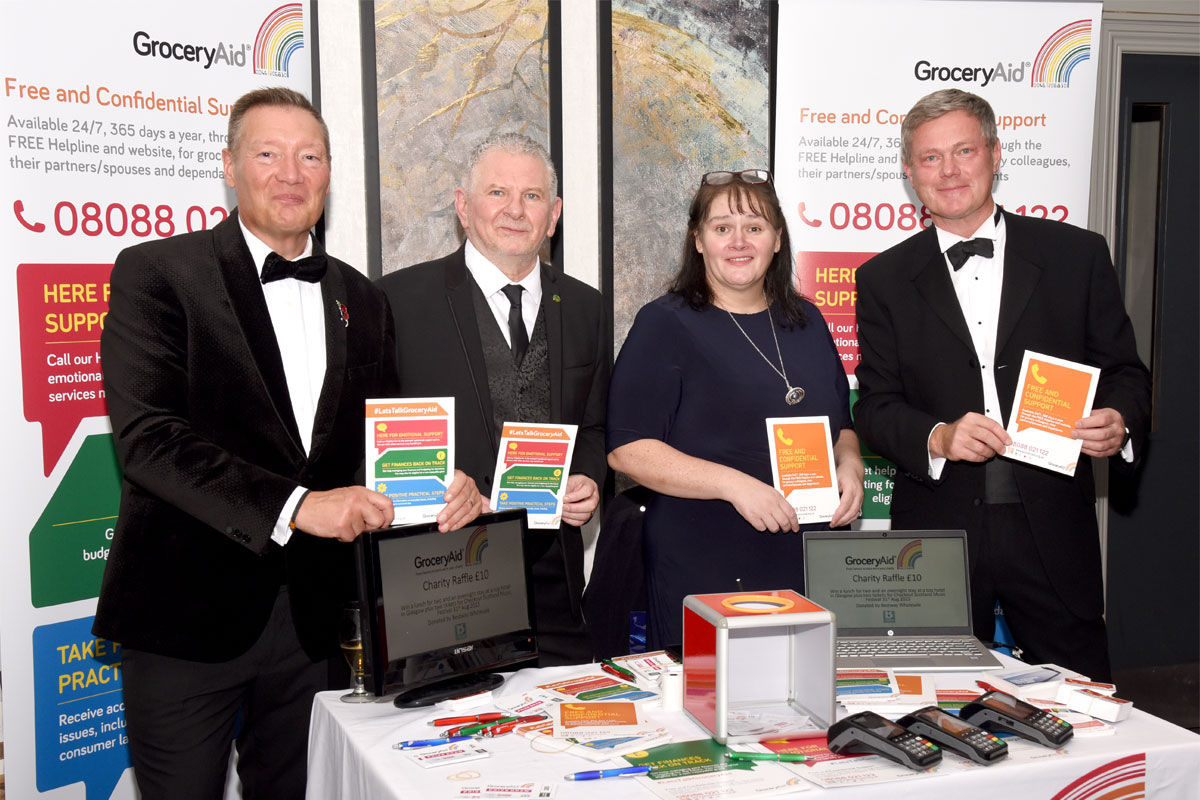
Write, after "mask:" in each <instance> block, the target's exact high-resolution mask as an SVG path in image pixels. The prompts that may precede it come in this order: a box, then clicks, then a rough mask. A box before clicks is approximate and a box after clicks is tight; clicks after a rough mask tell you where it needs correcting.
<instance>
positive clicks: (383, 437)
mask: <svg viewBox="0 0 1200 800" xmlns="http://www.w3.org/2000/svg"><path fill="white" fill-rule="evenodd" d="M448 427H449V426H448V425H447V422H446V420H445V419H413V420H408V419H381V420H376V421H375V449H376V450H377V451H378V452H379V453H382V452H384V451H386V450H389V449H391V448H394V447H420V446H422V445H424V446H426V447H445V446H446V443H447V442H448V441H449V436H448V434H447V428H448Z"/></svg>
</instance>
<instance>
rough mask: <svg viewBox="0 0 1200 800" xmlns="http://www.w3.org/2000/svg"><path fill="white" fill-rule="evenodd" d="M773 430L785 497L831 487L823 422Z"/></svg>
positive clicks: (780, 481)
mask: <svg viewBox="0 0 1200 800" xmlns="http://www.w3.org/2000/svg"><path fill="white" fill-rule="evenodd" d="M773 427H774V436H775V461H776V464H777V465H778V467H779V488H780V489H781V490H782V491H783V494H784V496H787V494H788V493H789V492H791V491H792V490H793V489H826V488H829V487H831V486H832V485H833V483H832V480H831V478H830V469H829V451H828V448H827V446H826V443H825V426H824V425H823V424H821V423H820V422H798V423H789V424H783V425H775V426H773Z"/></svg>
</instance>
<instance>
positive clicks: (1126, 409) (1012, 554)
mask: <svg viewBox="0 0 1200 800" xmlns="http://www.w3.org/2000/svg"><path fill="white" fill-rule="evenodd" d="M901 147H902V151H903V152H902V155H903V161H904V171H905V174H906V175H907V176H908V178H909V180H910V181H911V182H912V186H913V190H914V191H915V192H916V194H917V197H918V198H919V199H920V201H921V202H922V203H923V204H924V205H925V207H926V208H928V209H929V213H930V217H931V218H932V221H933V226H932V227H930V228H928V229H926V230H924V231H922V232H920V233H918V234H916V235H914V236H912V237H911V238H909V239H907V240H906V241H904V242H901V243H900V244H898V245H896V246H895V247H892V248H891V249H889V250H887V251H885V252H883V253H880V254H879V255H877V256H875V257H874V258H872V259H871V260H870V261H868V262H867V263H866V264H864V265H863V266H862V267H861V268H860V269H859V270H858V274H857V279H858V329H859V344H860V346H861V350H862V361H861V363H860V364H859V366H858V369H857V372H856V375H857V377H858V383H859V392H860V397H859V401H858V404H857V405H856V406H855V427H856V428H857V429H858V431H859V434H860V435H861V436H862V437H863V440H864V441H865V442H866V443H867V444H868V445H869V446H870V447H871V448H872V449H873V450H874V451H875V452H877V453H879V454H880V455H883V456H885V457H887V458H889V459H891V460H892V461H894V462H895V463H896V464H897V466H898V467H899V468H900V473H898V474H897V476H896V485H895V491H894V493H893V495H892V502H891V513H892V525H893V527H895V528H897V529H907V530H921V529H939V528H942V529H965V530H966V531H967V534H968V542H969V550H970V557H971V594H972V598H971V606H972V608H971V612H972V619H973V622H974V629H975V633H976V635H978V636H979V637H980V638H982V639H984V640H985V641H987V640H990V639H991V638H992V632H993V629H994V626H995V620H994V614H993V608H994V606H995V604H996V602H997V600H998V601H999V602H1000V604H1001V605H1002V607H1003V609H1004V613H1005V619H1006V621H1007V622H1008V624H1009V627H1010V629H1011V630H1012V633H1013V638H1014V640H1015V644H1016V645H1017V647H1019V648H1022V649H1023V650H1024V652H1025V657H1026V659H1027V660H1030V661H1032V662H1033V663H1040V662H1054V663H1057V664H1060V665H1062V666H1065V667H1069V668H1072V669H1075V670H1078V671H1080V672H1083V673H1085V674H1087V675H1089V676H1090V677H1092V678H1093V679H1107V678H1108V677H1109V672H1110V668H1109V662H1108V641H1107V635H1106V632H1105V628H1104V618H1103V612H1104V595H1103V582H1102V576H1101V558H1100V547H1099V538H1098V530H1097V524H1096V510H1095V485H1094V482H1093V476H1092V464H1091V462H1092V459H1098V458H1107V459H1109V461H1110V463H1112V464H1113V465H1114V466H1115V467H1116V468H1118V469H1129V468H1132V466H1133V464H1134V463H1135V461H1134V460H1135V458H1136V457H1137V456H1140V455H1141V452H1142V449H1143V446H1144V441H1145V439H1144V437H1145V434H1146V426H1147V423H1148V419H1149V412H1150V377H1149V373H1148V372H1147V370H1146V368H1145V366H1144V365H1143V364H1142V362H1141V361H1140V360H1139V358H1138V355H1137V349H1136V345H1135V342H1134V336H1133V329H1132V327H1131V325H1130V323H1129V318H1128V316H1127V315H1126V313H1125V308H1124V304H1123V302H1122V299H1121V292H1120V288H1119V286H1118V283H1117V276H1116V272H1115V271H1114V269H1113V266H1112V261H1111V259H1110V258H1109V255H1108V248H1107V246H1106V245H1105V242H1104V240H1103V238H1102V237H1100V236H1098V235H1096V234H1094V233H1090V232H1088V231H1085V230H1082V229H1080V228H1076V227H1074V226H1072V225H1067V224H1064V223H1057V222H1050V221H1046V220H1041V219H1033V218H1027V217H1022V216H1017V215H1014V214H1010V213H1008V212H1005V211H1002V210H1001V209H1000V208H999V207H998V206H997V205H996V204H995V203H994V202H993V200H992V184H993V180H994V176H995V174H996V173H997V172H998V171H999V169H1000V164H1001V156H1000V152H1001V147H1000V142H999V141H998V138H997V134H996V122H995V115H994V113H993V112H992V109H991V106H989V105H988V103H987V101H985V100H984V99H983V98H980V97H978V96H976V95H973V94H969V93H967V92H963V91H960V90H958V89H945V90H942V91H938V92H934V93H933V94H930V95H928V96H926V97H924V98H922V99H921V100H920V101H918V102H917V104H916V105H915V106H914V107H913V109H912V110H911V111H910V112H909V113H908V115H907V116H906V117H905V119H904V122H903V125H902V127H901ZM1026 350H1031V351H1034V352H1038V353H1042V354H1045V355H1051V356H1056V357H1059V358H1064V359H1068V360H1071V361H1077V362H1081V363H1085V364H1089V365H1091V366H1094V367H1099V368H1100V370H1101V373H1100V380H1099V383H1098V386H1097V389H1096V396H1095V401H1094V404H1093V411H1092V413H1091V414H1090V415H1088V416H1087V417H1084V418H1083V419H1080V420H1078V421H1077V422H1076V423H1075V427H1074V430H1073V433H1072V435H1073V436H1074V437H1075V438H1077V439H1079V440H1080V441H1081V442H1082V447H1083V454H1084V455H1086V456H1090V457H1091V458H1082V459H1080V462H1079V466H1078V468H1077V469H1076V473H1075V475H1074V477H1068V476H1066V475H1062V474H1060V473H1057V472H1051V471H1049V470H1045V469H1041V468H1038V467H1033V466H1029V465H1026V464H1024V463H1021V462H1016V461H1012V460H1009V459H1004V458H1000V457H999V456H1000V455H1002V454H1003V453H1004V452H1005V448H1006V447H1008V446H1009V445H1011V444H1012V440H1011V438H1010V437H1009V436H1008V434H1007V433H1006V432H1005V427H1006V424H1007V422H1008V420H1009V416H1010V413H1011V410H1012V405H1013V398H1014V395H1015V393H1016V389H1017V385H1018V383H1019V382H1020V379H1021V376H1020V374H1019V372H1020V369H1021V362H1022V358H1023V356H1024V354H1025V351H1026Z"/></svg>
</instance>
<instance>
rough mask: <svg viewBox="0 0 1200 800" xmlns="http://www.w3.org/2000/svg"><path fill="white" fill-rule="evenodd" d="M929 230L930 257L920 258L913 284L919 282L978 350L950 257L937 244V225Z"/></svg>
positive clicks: (921, 289) (919, 287)
mask: <svg viewBox="0 0 1200 800" xmlns="http://www.w3.org/2000/svg"><path fill="white" fill-rule="evenodd" d="M926 234H927V235H926V240H927V242H928V243H929V246H928V247H922V248H921V249H922V251H924V254H926V255H927V256H928V257H927V258H926V259H925V260H924V263H920V259H918V262H917V264H916V265H915V267H914V269H913V277H912V281H913V285H914V286H916V288H917V291H918V292H919V293H920V295H921V297H922V298H924V300H925V302H926V303H927V304H928V305H929V307H930V309H932V311H933V313H934V314H936V315H937V317H938V318H939V319H941V320H942V322H943V323H945V325H946V327H947V328H949V329H950V330H951V331H952V332H953V333H954V335H955V336H957V337H958V338H959V339H960V340H961V341H962V343H963V344H965V345H966V346H967V347H968V348H970V349H971V350H972V351H974V349H975V343H974V342H973V341H971V332H970V331H969V330H968V329H967V320H966V318H965V317H963V313H962V307H961V306H960V305H959V303H958V295H956V294H955V293H954V284H953V283H951V282H950V275H949V273H948V272H947V271H946V270H947V267H946V258H945V256H943V255H942V254H941V252H940V251H939V250H938V247H937V234H936V233H935V232H934V230H933V228H929V229H928V230H927V231H926Z"/></svg>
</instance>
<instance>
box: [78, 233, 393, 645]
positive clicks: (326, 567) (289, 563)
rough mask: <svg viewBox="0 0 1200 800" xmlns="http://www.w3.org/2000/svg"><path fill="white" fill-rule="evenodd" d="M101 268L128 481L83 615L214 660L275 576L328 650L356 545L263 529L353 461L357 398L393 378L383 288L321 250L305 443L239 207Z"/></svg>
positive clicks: (358, 460)
mask: <svg viewBox="0 0 1200 800" xmlns="http://www.w3.org/2000/svg"><path fill="white" fill-rule="evenodd" d="M316 248H318V250H319V248H320V245H319V244H318V245H316ZM111 286H112V294H111V297H110V303H109V314H108V317H107V318H106V320H105V328H104V333H103V335H102V337H101V344H100V346H101V353H102V358H103V367H104V387H105V392H106V394H107V399H108V411H109V417H110V418H111V420H112V427H113V437H114V442H115V445H116V451H117V459H118V461H119V462H120V465H121V468H122V470H123V472H124V481H123V485H122V493H121V507H120V513H119V516H118V520H117V526H116V532H115V535H114V537H113V542H112V547H111V552H110V553H109V558H108V564H107V566H106V568H105V572H104V580H103V584H102V587H101V591H100V601H99V606H98V608H97V611H96V620H95V627H94V632H95V633H96V634H97V635H100V636H104V637H106V638H109V639H113V640H115V641H118V642H121V643H123V644H125V645H127V646H129V647H133V648H136V649H141V650H147V651H150V652H154V653H159V654H162V655H168V656H174V657H177V658H184V659H189V660H194V661H209V662H215V661H224V660H227V659H230V658H233V657H235V656H237V655H239V654H241V653H242V652H244V651H245V650H246V649H248V648H249V647H250V645H251V644H253V643H254V641H255V640H256V639H257V637H258V636H259V634H260V633H261V632H262V630H263V628H264V626H265V624H266V620H267V618H268V616H269V614H270V612H271V607H272V605H273V603H274V600H275V596H276V595H277V593H278V591H279V587H280V585H281V583H283V582H286V584H287V586H288V589H289V596H290V599H291V605H292V615H293V618H294V620H295V624H296V627H297V631H298V633H299V636H300V642H301V643H302V644H303V646H304V649H305V651H306V652H307V653H308V654H309V655H310V656H311V657H312V658H314V660H315V659H317V658H322V657H325V656H327V655H328V654H329V653H330V652H331V651H332V650H334V649H335V648H336V645H337V642H336V627H335V626H336V616H337V614H338V613H339V610H340V608H341V605H342V602H343V601H344V600H345V599H346V598H348V597H350V596H352V593H351V589H352V585H353V584H352V581H353V571H352V552H351V547H350V546H349V545H346V544H342V543H339V542H337V541H333V540H328V539H318V538H316V537H313V536H309V535H307V534H303V533H301V532H299V531H296V532H294V533H293V535H292V537H291V539H290V540H289V542H288V544H287V546H286V547H282V548H281V547H280V546H279V545H278V544H276V543H275V542H273V541H272V540H271V538H270V536H271V531H272V529H273V528H274V525H275V522H276V519H277V517H278V515H279V513H280V511H281V510H282V508H283V506H284V503H285V502H286V500H287V498H288V496H289V495H290V494H291V493H292V491H293V490H294V489H295V488H296V487H297V486H301V485H302V486H305V487H307V488H309V489H315V490H324V489H332V488H336V487H339V486H347V485H350V484H353V483H356V482H357V481H358V480H360V479H361V477H360V476H361V467H362V462H363V414H364V405H363V403H364V400H365V399H366V398H367V397H372V396H386V395H388V394H390V393H392V392H393V390H394V382H395V372H394V370H395V364H394V355H393V354H394V352H395V345H394V336H393V333H392V318H391V312H390V310H389V309H388V306H387V300H386V299H385V298H384V297H383V295H382V294H381V293H380V292H379V291H378V290H377V289H376V288H375V287H374V286H373V285H372V284H371V283H370V281H368V280H367V279H366V278H365V277H363V276H362V275H360V274H359V273H358V272H356V271H355V270H354V269H352V268H351V267H350V266H348V265H346V264H345V263H343V262H341V261H338V260H336V259H334V258H330V259H329V269H328V271H327V272H326V275H325V277H324V278H323V279H322V281H321V292H322V302H323V303H324V306H325V348H326V372H325V384H324V387H323V389H322V392H321V397H320V401H319V404H318V408H317V412H316V418H315V424H314V426H313V441H312V444H311V452H310V454H309V455H305V452H304V448H303V447H302V445H301V444H300V442H299V433H298V430H297V427H296V421H295V418H294V415H293V413H292V408H291V402H290V400H289V395H288V390H287V382H286V379H285V377H284V372H283V363H282V361H281V359H280V355H279V348H278V345H277V343H276V340H275V333H274V329H273V328H272V325H271V318H270V314H269V313H268V311H267V305H266V301H265V299H264V297H263V292H262V288H261V285H260V284H259V279H258V270H257V268H256V267H255V265H254V264H253V263H252V261H251V256H250V251H249V249H248V248H247V247H246V243H245V240H244V238H243V236H242V233H241V230H240V228H239V225H238V221H237V214H236V212H235V213H233V214H231V215H230V217H229V219H227V220H225V221H224V222H222V223H220V224H219V225H217V226H216V227H214V228H213V229H212V230H207V231H200V232H197V233H190V234H186V235H182V236H176V237H173V238H170V239H165V240H162V241H156V242H149V243H146V244H142V245H138V246H136V247H131V248H129V249H127V250H124V251H123V252H122V253H121V254H120V255H119V256H118V257H117V260H116V264H115V265H114V267H113V271H112V279H111ZM339 302H340V303H341V304H342V307H344V309H345V311H346V314H347V316H348V324H347V323H346V322H345V321H344V320H343V317H342V313H341V311H342V309H341V308H339V306H338V303H339Z"/></svg>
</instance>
